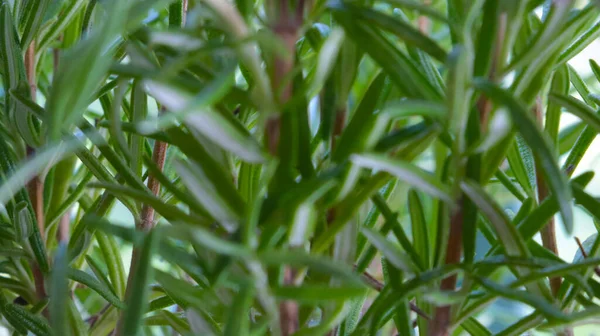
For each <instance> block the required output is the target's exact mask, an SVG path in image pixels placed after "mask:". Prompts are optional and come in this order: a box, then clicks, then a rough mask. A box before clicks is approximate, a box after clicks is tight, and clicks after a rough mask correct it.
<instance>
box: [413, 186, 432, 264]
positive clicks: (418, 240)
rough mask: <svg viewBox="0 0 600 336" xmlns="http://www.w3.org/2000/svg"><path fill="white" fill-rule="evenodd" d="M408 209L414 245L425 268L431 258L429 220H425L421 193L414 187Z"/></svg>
mask: <svg viewBox="0 0 600 336" xmlns="http://www.w3.org/2000/svg"><path fill="white" fill-rule="evenodd" d="M408 210H409V213H410V221H411V229H412V238H413V242H414V243H413V245H414V246H415V250H416V251H417V254H418V255H419V256H420V257H421V259H422V260H423V265H424V266H425V268H428V267H429V265H430V263H431V259H430V255H429V252H430V247H429V232H428V230H427V221H426V220H425V211H424V209H423V204H422V202H421V199H420V198H419V194H417V192H416V191H414V190H412V189H411V190H409V192H408Z"/></svg>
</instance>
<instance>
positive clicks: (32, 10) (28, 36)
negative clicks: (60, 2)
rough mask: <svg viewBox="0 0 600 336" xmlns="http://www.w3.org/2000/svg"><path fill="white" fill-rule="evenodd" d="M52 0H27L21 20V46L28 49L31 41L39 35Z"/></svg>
mask: <svg viewBox="0 0 600 336" xmlns="http://www.w3.org/2000/svg"><path fill="white" fill-rule="evenodd" d="M51 2H52V1H51V0H40V1H27V5H28V6H27V7H26V8H25V11H24V15H23V18H22V21H21V24H20V26H21V30H22V31H23V34H22V35H21V48H22V49H27V47H28V46H29V43H30V42H31V41H33V39H34V37H35V36H37V34H38V32H39V29H40V27H41V26H42V23H43V19H44V15H45V14H46V10H47V9H48V5H49V4H50V3H51Z"/></svg>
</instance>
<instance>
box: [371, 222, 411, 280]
mask: <svg viewBox="0 0 600 336" xmlns="http://www.w3.org/2000/svg"><path fill="white" fill-rule="evenodd" d="M361 231H362V234H364V235H365V237H367V239H368V240H369V242H371V244H373V246H375V247H376V248H377V249H378V250H379V252H381V254H383V256H384V257H385V258H386V260H388V261H389V262H390V263H391V264H392V265H394V266H395V267H397V268H399V269H401V270H402V271H404V272H409V273H417V272H418V270H419V268H418V267H417V266H415V265H414V264H413V262H412V260H410V258H409V257H408V256H407V255H406V253H405V252H403V251H402V250H401V249H400V247H399V246H397V245H395V244H393V243H392V242H390V241H389V240H387V239H386V238H385V237H384V236H382V235H381V234H380V233H379V232H377V231H375V230H373V229H370V228H363V229H362V230H361Z"/></svg>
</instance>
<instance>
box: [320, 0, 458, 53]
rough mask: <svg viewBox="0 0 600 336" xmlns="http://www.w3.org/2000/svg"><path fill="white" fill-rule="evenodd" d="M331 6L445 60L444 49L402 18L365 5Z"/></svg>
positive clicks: (335, 4)
mask: <svg viewBox="0 0 600 336" xmlns="http://www.w3.org/2000/svg"><path fill="white" fill-rule="evenodd" d="M331 8H332V9H333V10H334V11H348V12H350V13H351V14H352V15H353V16H354V17H355V18H356V19H358V21H359V22H360V21H364V23H367V24H369V25H373V26H379V27H380V28H382V29H384V30H387V31H389V32H390V33H392V34H394V35H396V36H398V37H399V38H400V39H401V40H403V41H404V42H405V43H407V44H409V45H411V46H414V47H417V48H419V49H421V50H423V51H424V52H426V53H427V54H429V55H431V56H433V57H434V58H436V59H437V60H439V61H441V62H445V61H446V57H447V54H446V51H444V50H443V49H442V48H441V47H440V46H438V45H437V43H436V42H435V41H434V40H432V39H430V38H429V37H428V36H426V35H423V34H422V33H421V32H420V31H419V30H418V29H416V28H414V27H412V26H411V25H409V24H408V23H407V22H405V21H403V20H398V19H396V18H394V17H392V16H389V15H386V14H383V13H381V12H377V11H374V10H371V9H369V8H365V7H359V6H356V5H354V4H352V3H348V2H345V3H343V4H341V3H339V2H338V3H334V4H333V5H331ZM360 23H362V22H360ZM364 23H363V24H364Z"/></svg>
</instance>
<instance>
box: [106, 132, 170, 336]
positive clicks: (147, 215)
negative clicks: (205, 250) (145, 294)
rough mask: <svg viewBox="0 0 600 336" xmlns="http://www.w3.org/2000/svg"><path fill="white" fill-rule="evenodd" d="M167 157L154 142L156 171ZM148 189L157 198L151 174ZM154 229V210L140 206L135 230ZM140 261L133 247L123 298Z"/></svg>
mask: <svg viewBox="0 0 600 336" xmlns="http://www.w3.org/2000/svg"><path fill="white" fill-rule="evenodd" d="M166 155H167V144H166V143H165V142H162V141H158V140H157V141H156V142H154V150H153V153H152V161H153V162H154V163H155V164H156V166H157V167H158V169H160V170H162V169H163V168H164V165H165V158H166ZM148 189H150V191H151V192H152V194H153V195H154V196H158V194H159V193H160V183H159V182H158V179H156V177H155V176H154V175H153V174H152V173H149V174H148ZM153 227H154V208H152V207H151V206H149V205H148V204H144V205H143V206H142V213H141V218H140V220H139V221H138V222H137V223H136V228H137V229H138V230H140V231H143V232H148V231H150V230H152V228H153ZM139 260H140V250H139V248H138V247H134V248H133V251H132V252H131V264H130V266H129V275H128V276H127V287H126V289H125V297H128V296H129V295H131V290H132V286H133V278H134V276H135V269H136V267H137V264H138V263H139ZM123 316H124V315H123V314H121V318H120V319H119V322H118V325H117V330H116V335H122V334H121V333H122V327H123V322H124V321H123Z"/></svg>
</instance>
